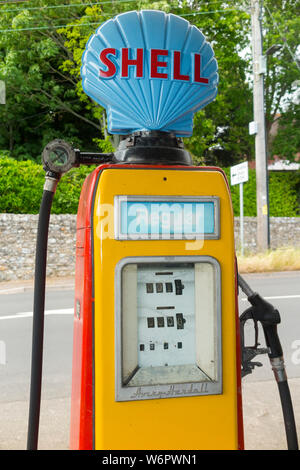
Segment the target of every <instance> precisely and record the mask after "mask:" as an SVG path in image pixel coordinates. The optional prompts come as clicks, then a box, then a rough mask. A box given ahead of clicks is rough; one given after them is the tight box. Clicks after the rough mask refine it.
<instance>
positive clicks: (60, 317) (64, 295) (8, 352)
mask: <svg viewBox="0 0 300 470" xmlns="http://www.w3.org/2000/svg"><path fill="white" fill-rule="evenodd" d="M244 277H245V279H246V281H247V282H248V283H249V285H250V286H251V287H252V289H253V290H254V291H256V292H259V293H260V294H261V295H262V296H264V297H265V298H266V300H268V301H269V302H271V303H272V304H273V305H274V306H275V307H276V308H278V310H279V312H280V314H281V324H280V325H279V328H278V332H279V336H280V340H281V343H282V346H283V350H284V357H285V362H286V367H287V373H288V377H289V378H291V379H292V378H299V377H300V272H290V273H288V272H286V273H276V274H271V275H270V274H259V275H256V274H255V275H254V274H252V275H245V276H244ZM73 298H74V289H73V285H72V282H68V283H60V285H59V286H57V285H55V284H53V285H51V286H50V287H49V288H48V290H47V296H46V307H45V310H46V312H45V313H46V316H45V336H44V340H45V343H44V367H43V393H42V399H43V400H44V401H45V402H46V403H48V402H49V403H50V402H51V400H53V399H55V400H57V403H59V400H62V401H63V400H69V397H70V393H71V371H72V340H73ZM32 299H33V290H32V288H30V287H29V288H25V289H24V288H23V287H22V286H20V285H18V286H17V287H15V286H14V285H12V286H7V285H6V286H5V288H2V287H1V284H0V406H2V407H3V410H4V411H3V412H2V415H3V414H4V417H5V413H6V412H7V414H8V416H7V419H8V420H9V413H10V414H11V411H10V412H9V409H10V408H9V407H10V404H12V403H14V408H13V409H14V410H16V413H18V411H17V410H18V405H16V404H18V403H28V400H29V387H30V367H31V364H30V362H31V335H32ZM239 306H240V313H242V312H243V311H244V310H245V309H246V308H247V307H248V306H249V304H248V302H247V300H246V298H245V295H244V294H243V293H241V292H240V295H239ZM252 331H253V330H252V325H250V323H249V325H247V327H246V335H247V338H248V341H249V342H251V339H252V337H253V334H252ZM260 334H261V336H260V339H261V346H264V338H263V335H262V333H261V332H260ZM248 344H249V343H248ZM256 360H258V361H261V362H262V364H263V367H260V368H256V369H255V371H254V372H253V374H251V375H250V376H247V377H246V378H245V379H244V381H247V382H248V383H250V382H255V381H268V380H273V373H272V371H271V370H270V366H269V361H268V358H267V357H266V356H257V358H256ZM62 403H64V402H62ZM68 403H69V401H68ZM62 406H63V405H62ZM5 410H6V411H5ZM22 410H23V411H22V413H23V414H24V407H23V408H22ZM26 413H27V410H26V412H25V414H26ZM53 414H55V412H53ZM19 418H20V417H19V416H18V418H16V419H19ZM24 418H25V417H23V419H24ZM4 422H5V420H4ZM2 423H3V421H2ZM23 434H24V432H23ZM3 435H4V436H5V430H3V428H2V432H1V426H0V438H1V437H3ZM20 439H21V438H20ZM15 440H16V436H15V435H14V436H13V435H12V436H11V440H9V439H8V441H7V444H5V445H7V446H11V445H13V444H12V442H15ZM22 445H23V444H20V445H19V447H18V445H16V448H22ZM65 445H66V444H65V443H63V444H62V448H65V447H64V446H65ZM57 447H58V448H59V447H60V446H59V445H57ZM1 448H9V447H1V444H0V449H1ZM45 448H47V444H45Z"/></svg>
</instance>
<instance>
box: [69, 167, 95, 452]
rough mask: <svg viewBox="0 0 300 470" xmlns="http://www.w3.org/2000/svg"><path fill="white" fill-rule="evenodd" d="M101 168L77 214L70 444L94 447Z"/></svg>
mask: <svg viewBox="0 0 300 470" xmlns="http://www.w3.org/2000/svg"><path fill="white" fill-rule="evenodd" d="M96 180H97V171H94V172H93V173H91V174H90V175H89V176H88V177H87V178H86V180H85V182H84V185H83V188H82V192H81V196H80V201H79V207H78V214H77V237H76V273H75V305H74V327H73V363H72V368H73V369H72V396H71V423H70V424H71V425H70V448H71V449H92V448H93V356H92V347H93V332H92V328H93V318H92V315H93V296H92V248H91V212H92V207H93V204H92V203H93V194H94V189H95V186H96Z"/></svg>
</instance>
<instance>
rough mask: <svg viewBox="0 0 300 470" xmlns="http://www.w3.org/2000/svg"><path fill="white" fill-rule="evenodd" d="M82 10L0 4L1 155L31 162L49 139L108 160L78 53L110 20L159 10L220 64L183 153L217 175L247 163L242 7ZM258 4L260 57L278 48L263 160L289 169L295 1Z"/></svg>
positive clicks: (110, 5)
mask: <svg viewBox="0 0 300 470" xmlns="http://www.w3.org/2000/svg"><path fill="white" fill-rule="evenodd" d="M85 3H86V2H81V1H80V0H65V1H64V2H63V5H62V2H61V0H51V2H50V1H49V0H30V2H29V3H28V2H24V3H16V4H13V3H11V2H7V3H3V4H0V80H4V81H5V83H6V90H7V102H6V105H4V106H3V105H0V149H4V150H8V151H9V153H10V155H11V157H13V158H15V159H18V160H28V159H31V160H34V161H37V162H39V161H40V155H41V152H42V149H43V147H44V146H45V145H46V144H47V143H48V142H49V141H50V140H53V139H55V138H62V139H64V140H67V141H68V142H71V143H73V144H74V146H76V147H77V148H80V149H82V150H85V151H96V150H98V149H99V145H98V143H99V142H100V144H101V146H100V148H101V149H103V150H102V151H109V150H106V148H108V147H109V144H108V147H107V146H106V144H105V145H104V144H102V143H101V142H102V141H103V139H104V136H105V119H104V110H103V108H102V107H101V106H99V105H98V104H96V103H95V102H93V101H92V100H91V99H90V98H89V97H88V96H87V95H86V94H85V93H84V92H83V89H82V85H81V78H80V66H81V57H82V53H83V51H84V49H85V45H86V42H87V40H88V39H89V37H90V36H91V34H93V33H94V32H95V30H96V28H97V26H98V25H100V24H101V23H103V22H104V21H106V20H108V19H109V18H112V17H114V16H115V15H117V14H119V13H123V12H125V11H130V10H141V9H157V10H162V11H165V12H166V13H174V14H176V15H181V16H183V17H184V18H185V19H187V20H188V21H190V22H191V23H192V24H194V25H196V26H197V27H199V28H200V29H201V30H202V31H203V33H204V35H205V36H206V37H207V40H208V41H209V42H210V43H211V44H212V45H213V48H214V51H215V55H216V58H217V61H218V67H219V76H220V83H219V90H218V95H217V98H216V99H215V101H214V102H213V103H210V104H209V105H208V106H207V107H205V108H204V109H202V110H201V111H199V112H198V113H197V114H196V115H195V119H194V132H193V136H192V137H190V138H188V139H185V145H186V147H187V149H188V150H189V151H190V152H191V153H192V154H193V155H194V159H195V161H197V162H199V163H204V162H205V163H207V164H215V165H219V166H231V165H233V164H235V163H238V162H239V161H242V160H245V158H247V159H248V160H249V159H250V160H251V159H252V158H253V157H254V138H253V137H251V136H249V134H248V123H249V122H250V121H252V120H253V113H252V101H253V100H252V89H251V88H252V83H251V82H252V64H251V54H250V47H249V46H250V42H249V34H250V30H251V25H250V10H249V2H245V1H244V0H235V1H234V2H228V1H222V0H220V1H219V2H209V1H207V2H198V1H197V0H195V1H194V0H181V1H178V0H170V1H167V0H160V1H156V2H150V0H140V1H128V2H126V1H122V2H115V1H112V2H102V3H98V4H94V5H93V3H95V2H92V3H91V4H90V6H87V5H86V4H85ZM262 3H263V4H264V9H263V11H262V18H263V32H264V52H265V51H266V50H267V49H268V48H269V47H270V46H272V45H273V44H281V45H283V46H284V47H282V49H281V50H280V51H278V52H276V53H275V54H274V55H269V56H267V62H268V64H267V65H268V67H267V75H266V77H265V91H266V122H267V134H268V135H269V136H270V131H271V126H272V124H273V123H274V122H275V120H276V119H277V118H278V114H280V115H281V116H282V117H281V119H280V121H279V123H280V126H279V132H278V136H277V137H276V138H275V139H274V140H273V141H271V140H270V139H268V143H269V151H270V155H271V156H272V155H275V154H277V155H280V156H282V157H288V158H289V159H290V160H292V159H293V158H294V157H295V155H296V154H297V152H299V116H298V115H299V103H298V104H295V103H294V105H293V104H292V97H293V91H295V90H294V89H293V87H295V86H296V85H295V83H297V80H299V69H298V68H297V65H296V64H295V60H293V59H292V57H291V51H292V53H295V51H296V49H297V47H298V42H299V40H298V38H299V30H300V16H299V14H298V8H299V5H298V3H299V2H295V0H264V2H262ZM48 7H51V8H48ZM56 7H57V8H56ZM65 7H67V8H65ZM247 50H248V51H249V53H247V54H246V53H245V51H247ZM242 52H243V53H242ZM298 86H299V84H298ZM103 145H104V147H103Z"/></svg>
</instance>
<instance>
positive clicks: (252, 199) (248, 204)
mask: <svg viewBox="0 0 300 470" xmlns="http://www.w3.org/2000/svg"><path fill="white" fill-rule="evenodd" d="M224 171H225V173H226V176H227V179H228V182H229V183H230V168H225V170H224ZM230 191H231V197H232V205H233V211H234V215H236V216H239V215H240V195H239V185H235V186H231V185H230ZM243 193H244V216H248V217H256V177H255V170H249V180H248V181H247V183H244V188H243ZM299 195H300V171H297V172H290V173H284V172H278V173H277V172H270V173H269V213H270V217H295V216H297V215H300V210H299V209H300V205H299Z"/></svg>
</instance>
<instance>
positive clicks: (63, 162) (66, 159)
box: [42, 139, 78, 174]
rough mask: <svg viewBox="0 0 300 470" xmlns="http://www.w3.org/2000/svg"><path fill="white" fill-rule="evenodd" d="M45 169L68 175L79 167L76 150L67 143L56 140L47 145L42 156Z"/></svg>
mask: <svg viewBox="0 0 300 470" xmlns="http://www.w3.org/2000/svg"><path fill="white" fill-rule="evenodd" d="M42 162H43V166H44V169H45V170H46V171H47V170H48V171H53V172H54V173H59V174H62V173H66V172H67V171H69V170H70V169H71V168H73V167H74V166H78V165H77V161H76V153H75V150H74V149H73V148H72V147H71V145H70V144H68V143H67V142H65V141H63V140H60V139H56V140H53V141H52V142H50V143H49V144H47V145H46V147H45V148H44V150H43V154H42Z"/></svg>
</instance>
